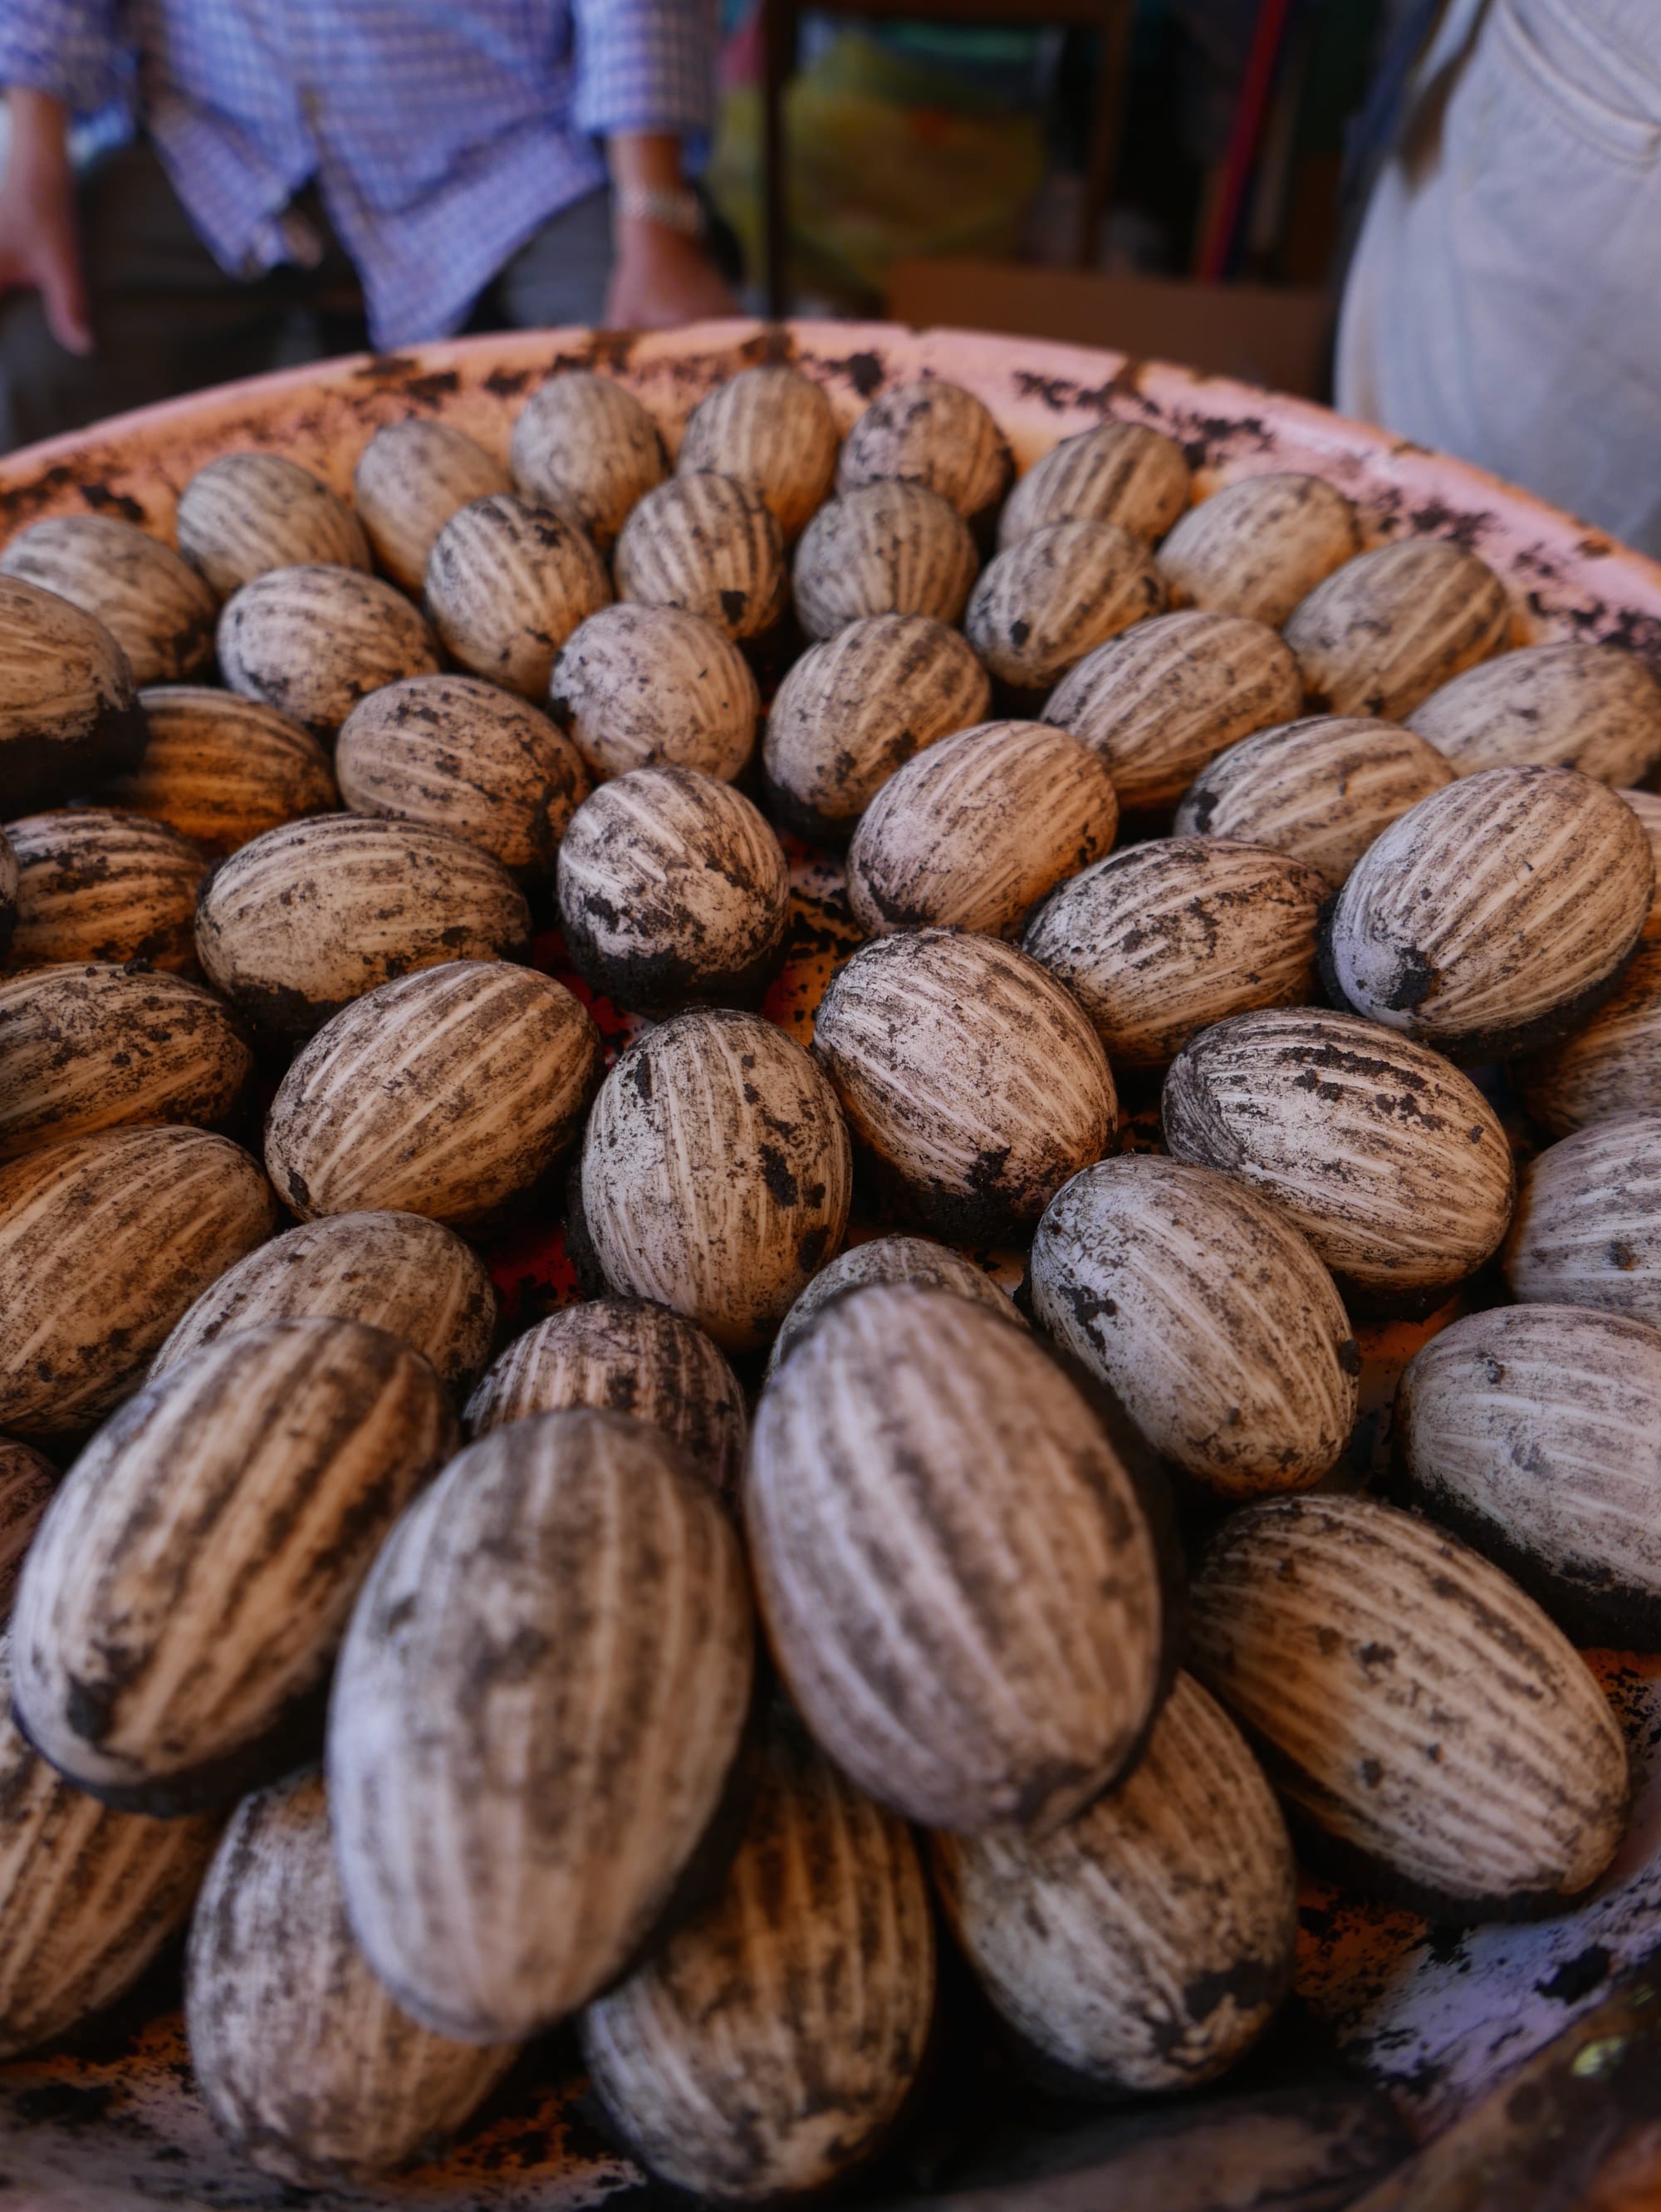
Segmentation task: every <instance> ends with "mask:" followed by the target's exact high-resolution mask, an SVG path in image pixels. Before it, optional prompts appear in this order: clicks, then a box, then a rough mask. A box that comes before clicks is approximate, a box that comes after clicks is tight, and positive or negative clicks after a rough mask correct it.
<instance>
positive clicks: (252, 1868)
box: [185, 1767, 518, 2187]
mask: <svg viewBox="0 0 1661 2212" xmlns="http://www.w3.org/2000/svg"><path fill="white" fill-rule="evenodd" d="M185 2033H186V2034H187V2036H188V2037H189V2039H190V2051H191V2072H192V2073H193V2075H195V2077H196V2085H197V2088H198V2089H199V2091H200V2093H201V2095H202V2099H203V2103H204V2104H205V2105H206V2106H207V2107H208V2110H209V2113H210V2114H211V2115H212V2117H213V2120H214V2124H215V2126H216V2127H217V2128H218V2130H219V2131H220V2133H221V2135H222V2136H224V2137H225V2139H226V2141H227V2142H228V2143H229V2144H231V2146H232V2147H233V2149H234V2150H235V2151H236V2152H237V2154H239V2157H241V2158H243V2159H246V2160H247V2162H248V2164H249V2165H250V2166H255V2167H257V2168H258V2170H259V2171H260V2172H262V2173H270V2174H275V2175H276V2176H277V2177H278V2178H279V2179H282V2180H283V2181H287V2182H292V2183H296V2184H298V2185H301V2186H302V2187H303V2186H305V2185H307V2184H311V2185H318V2184H326V2183H328V2182H329V2181H330V2180H338V2179H341V2178H342V2177H343V2176H345V2177H356V2178H358V2179H364V2178H367V2177H368V2176H370V2175H372V2174H376V2173H379V2172H384V2171H385V2170H386V2169H387V2168H388V2167H391V2166H402V2165H404V2164H407V2163H408V2162H409V2161H410V2160H429V2159H432V2158H434V2157H436V2156H437V2155H439V2152H440V2151H441V2150H442V2148H443V2146H444V2145H445V2143H446V2142H447V2141H448V2139H449V2138H450V2136H452V2135H453V2134H454V2133H455V2131H456V2130H457V2129H458V2127H460V2126H461V2125H462V2124H463V2123H464V2121H465V2120H466V2119H467V2118H468V2117H469V2115H470V2113H471V2112H473V2110H474V2108H475V2107H476V2106H477V2105H478V2104H479V2102H480V2101H481V2100H482V2099H483V2098H484V2097H485V2096H486V2095H488V2093H489V2091H490V2090H491V2089H492V2088H493V2087H494V2086H495V2084H496V2083H497V2082H498V2081H500V2079H501V2077H502V2075H504V2074H505V2073H506V2070H507V2069H508V2067H509V2066H510V2065H512V2062H513V2059H514V2057H516V2055H517V2052H518V2045H515V2044H512V2043H506V2044H501V2043H499V2044H483V2045H480V2044H472V2043H458V2042H456V2041H454V2040H453V2039H451V2038H450V2037H448V2036H440V2035H434V2034H433V2033H432V2032H431V2030H430V2029H428V2028H424V2027H421V2026H420V2025H419V2023H418V2022H416V2021H413V2020H411V2019H410V2017H409V2015H408V2014H407V2013H405V2012H402V2011H400V2010H399V2008H398V2007H397V2005H396V2004H395V2003H394V2002H393V2001H392V1999H391V1997H390V1996H388V1995H387V1993H386V1991H385V1990H384V1989H383V1988H382V1986H381V1984H379V1982H378V1981H377V1980H376V1978H375V1977H374V1975H373V1973H372V1972H370V1970H369V1966H368V1963H367V1960H365V1958H364V1955H363V1954H362V1952H361V1950H360V1949H359V1948H358V1945H357V1942H356V1940H355V1937H354V1936H353V1934H352V1929H351V1924H350V1923H349V1921H348V1919H347V1917H346V1904H345V1899H344V1898H343V1895H342V1893H341V1886H340V1876H339V1874H338V1873H337V1871H336V1867H335V1855H334V1850H333V1838H332V1836H331V1833H330V1821H329V1806H328V1799H327V1796H326V1794H325V1792H324V1785H323V1778H322V1777H321V1775H320V1774H318V1771H317V1770H316V1769H315V1768H314V1767H306V1768H302V1769H301V1771H300V1772H299V1773H297V1774H293V1775H290V1776H289V1777H288V1778H287V1779H286V1780H285V1781H282V1782H278V1783H275V1784H272V1786H271V1787H270V1789H267V1790H260V1791H259V1792H258V1793H257V1794H256V1795H255V1796H251V1797H248V1798H246V1799H245V1800H244V1801H243V1802H242V1803H241V1805H239V1807H238V1808H237V1810H236V1812H235V1814H233V1817H232V1820H231V1825H230V1826H229V1827H228V1828H227V1831H226V1833H225V1836H224V1838H223V1840H222V1841H221V1844H220V1847H219V1850H217V1852H216V1853H215V1857H214V1861H213V1863H212V1865H211V1866H210V1867H209V1869H208V1875H207V1879H206V1881H204V1882H203V1886H202V1894H201V1897H200V1899H198V1900H197V1909H196V1914H195V1917H194V1919H193V1920H192V1922H191V1942H190V1952H189V1957H188V1960H187V1963H186V1966H185Z"/></svg>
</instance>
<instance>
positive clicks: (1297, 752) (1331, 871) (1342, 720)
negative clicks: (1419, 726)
mask: <svg viewBox="0 0 1661 2212" xmlns="http://www.w3.org/2000/svg"><path fill="white" fill-rule="evenodd" d="M1453 775H1454V770H1453V767H1452V763H1451V762H1449V761H1446V760H1445V759H1444V758H1443V757H1442V756H1441V754H1440V753H1439V752H1438V751H1437V750H1436V748H1435V746H1434V745H1433V744H1431V742H1430V740H1429V739H1428V738H1422V737H1420V736H1419V735H1418V734H1417V732H1415V731H1413V730H1408V729H1403V727H1402V726H1401V725H1400V724H1399V723H1398V722H1386V721H1385V720H1382V719H1381V718H1380V717H1379V716H1378V715H1376V714H1311V715H1308V716H1306V717H1305V718H1304V719H1303V720H1300V721H1296V722H1282V723H1280V724H1279V725H1277V726H1276V727H1275V728H1273V729H1269V730H1259V731H1258V732H1257V734H1256V735H1255V736H1254V737H1249V738H1241V739H1240V742H1239V743H1238V744H1232V745H1230V746H1229V747H1228V750H1227V751H1226V752H1221V753H1219V754H1218V755H1217V757H1216V758H1215V760H1214V761H1212V762H1211V763H1209V766H1207V767H1205V768H1203V769H1201V770H1200V772H1199V774H1198V775H1197V776H1196V777H1195V778H1194V781H1192V783H1191V784H1190V785H1189V787H1188V788H1187V790H1186V791H1185V793H1183V795H1182V797H1181V799H1179V801H1178V803H1177V811H1176V813H1175V815H1174V816H1173V819H1172V827H1173V829H1175V831H1176V832H1177V834H1178V836H1190V835H1193V834H1205V835H1209V836H1213V837H1239V838H1243V839H1244V840H1245V841H1246V842H1247V843H1248V844H1252V845H1272V846H1274V847H1275V848H1276V849H1277V850H1278V851H1281V852H1283V853H1288V854H1291V856H1292V857H1293V859H1294V860H1301V861H1302V862H1303V863H1304V865H1305V866H1306V867H1311V868H1316V869H1318V870H1319V872H1320V873H1321V874H1322V875H1323V876H1324V877H1325V879H1326V881H1327V883H1328V884H1330V885H1331V888H1332V889H1333V890H1337V888H1338V886H1339V885H1340V884H1342V883H1343V880H1344V878H1345V877H1346V876H1348V874H1349V871H1350V870H1351V869H1352V868H1353V867H1354V866H1355V863H1356V861H1357V860H1360V859H1361V854H1363V853H1364V852H1366V850H1367V847H1368V846H1369V845H1370V844H1371V843H1372V842H1373V839H1374V838H1375V837H1377V836H1379V835H1380V834H1381V833H1382V832H1383V831H1384V830H1385V829H1388V828H1389V827H1390V825H1391V823H1392V822H1394V821H1395V820H1396V819H1397V817H1398V816H1399V815H1403V814H1405V813H1406V811H1407V810H1408V808H1409V806H1416V805H1418V803H1419V801H1420V800H1421V799H1428V797H1429V796H1430V794H1431V793H1432V792H1433V791H1440V790H1441V789H1442V788H1443V787H1444V786H1445V785H1446V784H1450V783H1452V781H1453Z"/></svg>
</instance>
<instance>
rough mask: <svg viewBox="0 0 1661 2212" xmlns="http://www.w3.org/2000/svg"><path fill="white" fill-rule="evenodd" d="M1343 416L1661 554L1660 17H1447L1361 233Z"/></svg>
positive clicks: (1549, 13)
mask: <svg viewBox="0 0 1661 2212" xmlns="http://www.w3.org/2000/svg"><path fill="white" fill-rule="evenodd" d="M1337 402H1338V405H1339V407H1340V408H1341V409H1342V410H1343V412H1344V413H1345V414H1348V415H1356V416H1362V417H1363V418H1365V419H1367V420H1368V421H1372V422H1379V423H1381V424H1382V425H1384V426H1385V428H1388V429H1391V430H1393V431H1395V432H1397V434H1398V435H1401V436H1403V437H1407V438H1412V439H1415V440H1416V441H1418V442H1419V443H1421V444H1422V445H1426V446H1433V447H1440V448H1441V449H1442V450H1443V451H1445V452H1447V453H1456V454H1458V455H1459V456H1460V457H1461V458H1462V459H1466V460H1470V461H1475V462H1476V463H1478V464H1479V465H1481V466H1482V467H1484V468H1488V469H1492V470H1493V471H1494V472H1495V473H1496V474H1497V475H1500V476H1502V477H1509V478H1511V479H1512V481H1513V482H1514V483H1521V484H1525V485H1526V486H1527V487H1528V488H1529V489H1531V490H1532V491H1535V492H1537V493H1538V494H1539V495H1541V497H1542V498H1544V499H1549V500H1550V501H1554V502H1555V504H1556V505H1558V506H1560V507H1567V508H1568V509H1569V510H1570V511H1571V512H1572V513H1576V514H1579V515H1581V516H1583V517H1585V520H1588V521H1590V522H1593V523H1596V524H1597V525H1598V526H1600V527H1601V528H1603V529H1604V530H1607V531H1609V532H1611V533H1612V534H1613V535H1614V536H1616V537H1617V538H1622V539H1624V540H1625V541H1626V542H1627V543H1628V544H1632V545H1635V546H1638V547H1640V548H1641V549H1642V550H1645V551H1646V552H1649V553H1652V554H1657V555H1661V0H1455V4H1454V5H1453V7H1452V9H1450V11H1449V13H1448V15H1446V17H1445V18H1444V20H1443V21H1442V23H1441V25H1440V28H1439V30H1438V33H1437V35H1436V38H1435V39H1434V41H1433V43H1432V46H1431V48H1430V50H1429V51H1428V53H1427V56H1426V58H1425V61H1424V63H1423V64H1422V67H1421V69H1420V71H1419V74H1418V78H1417V81H1416V85H1415V95H1414V103H1413V107H1412V112H1411V114H1410V118H1409V124H1408V127H1407V129H1406V131H1405V133H1404V135H1403V143H1402V145H1401V147H1400V149H1398V151H1397V153H1396V154H1395V155H1392V156H1391V159H1390V161H1388V162H1387V163H1386V164H1385V169H1384V172H1383V174H1382V176H1381V177H1380V179H1379V184H1378V186H1377V188H1376V190H1375V191H1374V193H1373V200H1372V203H1371V204H1370V206H1369V208H1368V210H1367V218H1366V221H1365V222H1364V224H1363V226H1362V230H1361V239H1360V242H1359V244H1358V246H1357V248H1356V252H1355V259H1354V261H1353V263H1352V264H1351V268H1350V274H1349V283H1348V285H1347V286H1346V289H1345V293H1344V300H1343V315H1342V319H1341V321H1340V325H1339V333H1338V356H1337Z"/></svg>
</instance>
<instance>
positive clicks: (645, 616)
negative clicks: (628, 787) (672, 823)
mask: <svg viewBox="0 0 1661 2212" xmlns="http://www.w3.org/2000/svg"><path fill="white" fill-rule="evenodd" d="M548 705H549V714H551V715H552V716H553V718H554V720H555V721H556V722H557V723H558V724H559V726H560V727H561V729H562V730H564V731H566V732H567V733H568V735H569V736H570V738H571V741H572V743H573V744H574V745H575V746H576V748H577V750H578V751H579V753H580V754H581V755H582V757H583V760H584V763H585V765H586V767H587V769H588V772H589V775H591V777H592V778H593V780H594V781H595V782H596V783H603V782H604V781H606V779H607V778H608V777H609V776H614V775H627V773H628V771H629V769H635V768H690V769H698V770H699V772H700V774H701V775H713V776H718V777H719V778H720V780H721V781H722V782H723V783H730V782H731V781H733V779H734V778H735V777H736V776H738V775H742V774H743V771H744V769H746V768H747V767H748V766H749V760H750V757H751V755H752V754H753V753H754V752H755V739H756V733H757V732H758V731H759V729H760V727H761V692H760V690H758V689H757V686H756V682H755V673H754V671H752V669H751V667H750V665H749V661H747V660H746V659H745V658H744V656H743V653H741V652H740V651H739V649H738V647H737V646H736V645H735V644H734V643H733V641H732V640H731V639H730V637H729V636H727V635H726V633H725V632H724V630H720V629H717V628H716V626H715V624H714V623H708V622H706V621H705V620H704V618H703V617H702V616H701V615H694V614H688V612H687V611H686V609H685V608H684V607H640V606H634V605H630V604H627V603H625V604H623V605H617V606H610V607H602V608H601V610H600V611H599V612H598V613H597V614H594V615H591V616H590V617H589V618H588V620H587V621H586V622H585V623H582V624H580V625H579V628H578V629H575V630H573V632H572V634H571V635H570V637H568V638H567V641H566V644H565V650H564V651H563V652H562V653H561V655H560V657H559V659H557V660H556V661H555V664H554V675H553V680H552V682H551V684H549V695H548Z"/></svg>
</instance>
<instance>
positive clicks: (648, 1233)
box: [567, 1007, 852, 1352]
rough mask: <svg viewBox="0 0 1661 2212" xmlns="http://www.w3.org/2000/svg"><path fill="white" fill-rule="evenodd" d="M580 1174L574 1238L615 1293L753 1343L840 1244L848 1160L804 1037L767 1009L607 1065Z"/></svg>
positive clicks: (677, 1026) (709, 1011) (682, 1033)
mask: <svg viewBox="0 0 1661 2212" xmlns="http://www.w3.org/2000/svg"><path fill="white" fill-rule="evenodd" d="M576 1181H577V1185H578V1195H579V1204H580V1214H581V1218H580V1223H579V1225H578V1226H579V1231H580V1235H581V1237H583V1238H584V1239H585V1241H586V1243H587V1244H588V1246H589V1248H590V1249H591V1252H592V1255H593V1257H594V1261H595V1263H596V1264H597V1267H598V1269H599V1271H600V1273H602V1274H603V1277H604V1279H605V1281H606V1283H607V1285H609V1287H610V1288H611V1289H612V1290H613V1291H618V1292H620V1293H622V1294H625V1295H629V1296H633V1297H646V1298H653V1299H656V1300H657V1302H658V1304H660V1305H666V1306H668V1307H670V1309H671V1310H673V1311H674V1312H676V1313H680V1314H685V1315H686V1316H688V1318H689V1319H690V1320H693V1321H695V1322H697V1323H698V1325H699V1327H700V1328H703V1329H705V1330H706V1331H707V1332H708V1334H710V1335H711V1336H712V1337H713V1338H714V1340H715V1341H716V1342H717V1344H718V1345H719V1346H721V1347H722V1349H723V1350H724V1351H726V1352H748V1351H751V1350H754V1349H755V1348H756V1347H758V1346H761V1345H763V1344H765V1343H766V1342H767V1339H768V1338H769V1337H770V1336H771V1335H772V1334H773V1331H774V1329H776V1328H777V1327H778V1325H779V1322H781V1321H782V1320H783V1318H784V1316H785V1314H786V1313H787V1312H788V1311H789V1310H790V1307H791V1304H792V1303H793V1302H794V1301H795V1299H796V1298H797V1296H798V1295H799V1294H800V1292H801V1290H802V1287H803V1285H804V1284H805V1283H806V1281H807V1280H808V1278H809V1276H810V1275H812V1274H813V1273H815V1270H816V1269H817V1268H818V1267H819V1266H820V1265H821V1262H822V1261H825V1260H826V1259H827V1258H828V1257H829V1256H830V1255H831V1254H832V1253H834V1251H836V1249H838V1247H839V1246H840V1243H841V1242H842V1238H843V1236H844V1233H845V1232H846V1228H847V1220H848V1206H849V1200H850V1197H851V1194H852V1159H851V1158H850V1154H849V1147H848V1133H847V1128H846V1125H845V1123H844V1121H843V1119H842V1115H841V1111H840V1108H839V1107H838V1105H837V1102H836V1094H835V1092H834V1091H833V1090H832V1088H831V1086H830V1085H829V1083H828V1082H827V1080H826V1079H825V1077H824V1075H823V1074H822V1073H821V1071H820V1069H819V1068H818V1067H817V1066H815V1063H814V1061H813V1060H811V1059H810V1058H809V1055H808V1054H806V1053H805V1052H803V1049H802V1048H801V1046H800V1045H798V1044H797V1043H796V1042H795V1041H794V1040H793V1039H792V1038H791V1037H787V1036H785V1033H784V1031H783V1030H779V1029H777V1028H775V1027H774V1026H773V1024H772V1023H771V1022H767V1021H764V1020H762V1019H761V1017H760V1016H759V1015H756V1014H749V1013H737V1012H730V1011H728V1010H726V1009H724V1008H705V1007H700V1008H696V1009H694V1010H693V1011H692V1012H688V1013H683V1014H677V1015H676V1016H674V1017H673V1018H672V1019H670V1020H669V1021H667V1022H664V1024H662V1025H661V1027H659V1028H657V1029H652V1030H647V1031H646V1034H645V1035H644V1036H641V1037H640V1038H638V1039H637V1040H636V1042H634V1043H633V1044H632V1045H631V1046H630V1047H629V1048H628V1050H627V1052H626V1053H624V1054H623V1055H622V1057H621V1060H618V1062H617V1064H616V1066H615V1067H614V1068H613V1069H612V1071H611V1073H610V1074H609V1075H608V1076H607V1078H606V1079H605V1082H604V1084H603V1085H602V1087H601V1091H600V1095H599V1097H598V1098H597V1100H596V1101H595V1104H594V1109H593V1111H592V1113H591V1115H590V1116H589V1121H588V1128H587V1132H586V1133H585V1137H584V1140H583V1156H582V1167H581V1172H580V1175H579V1176H578V1177H577V1178H576ZM569 1234H570V1226H569V1225H568V1227H567V1235H569Z"/></svg>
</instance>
